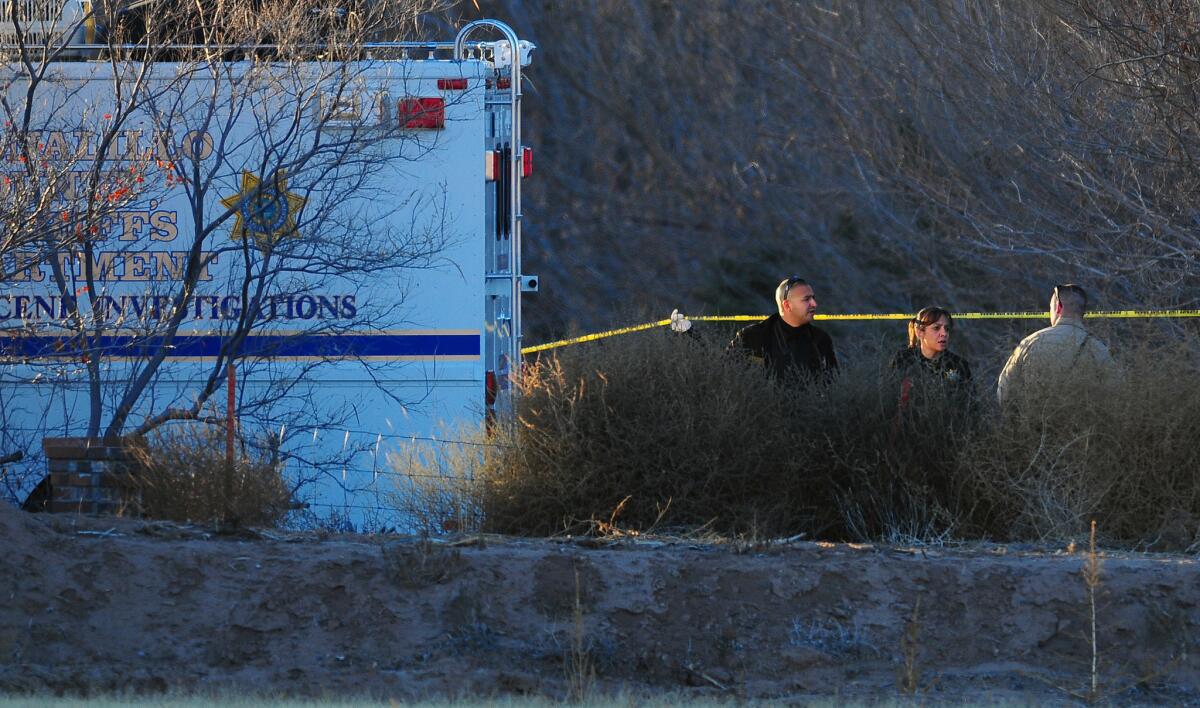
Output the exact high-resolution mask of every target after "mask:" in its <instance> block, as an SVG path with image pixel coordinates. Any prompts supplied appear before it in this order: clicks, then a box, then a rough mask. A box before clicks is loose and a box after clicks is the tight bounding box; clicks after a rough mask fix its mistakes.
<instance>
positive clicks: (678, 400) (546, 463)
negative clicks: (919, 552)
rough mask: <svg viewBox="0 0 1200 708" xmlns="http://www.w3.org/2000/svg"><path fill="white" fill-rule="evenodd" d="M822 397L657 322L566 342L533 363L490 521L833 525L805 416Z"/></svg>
mask: <svg viewBox="0 0 1200 708" xmlns="http://www.w3.org/2000/svg"><path fill="white" fill-rule="evenodd" d="M820 395H821V394H820V393H818V392H817V390H816V389H810V390H808V391H804V392H797V391H796V390H795V389H794V388H792V387H785V386H774V385H772V384H770V383H769V382H767V381H766V380H765V379H764V377H763V375H762V372H761V370H755V369H753V368H752V367H751V366H749V365H748V364H747V363H746V362H745V361H744V360H739V359H735V358H732V357H727V356H725V355H724V353H723V351H722V349H721V348H720V347H719V346H718V345H717V344H716V343H710V342H704V341H697V340H693V339H691V338H689V337H677V336H673V335H670V334H664V333H662V332H653V333H649V334H647V335H644V336H632V337H626V338H623V339H622V340H621V341H619V342H605V343H601V344H599V345H594V346H589V347H577V348H573V349H568V350H565V351H562V352H561V353H559V354H557V355H556V356H551V357H547V358H544V359H542V360H541V361H539V362H537V363H535V364H533V365H531V366H529V367H527V370H526V377H525V380H524V382H523V385H522V391H521V396H520V398H519V403H518V411H517V413H518V415H517V421H516V424H515V426H514V429H513V431H512V434H511V437H512V442H513V446H512V447H509V448H504V449H503V450H502V452H501V455H500V457H501V458H502V459H501V460H499V461H498V462H499V464H497V465H495V466H494V467H493V468H492V469H489V470H488V473H487V474H486V475H485V476H484V479H483V482H484V491H485V493H484V516H485V522H486V524H487V527H488V528H490V529H492V530H496V531H501V532H509V533H526V534H546V533H554V532H559V531H562V530H564V529H571V528H578V527H579V525H580V524H583V523H587V522H589V521H594V520H602V521H605V522H611V523H614V524H616V525H617V526H620V527H623V528H627V529H635V530H639V529H640V530H645V529H647V528H650V527H652V526H653V525H654V524H655V523H659V522H661V523H666V524H670V525H673V526H688V527H695V526H701V525H704V524H712V525H713V526H714V527H715V528H717V529H720V530H725V531H745V530H748V529H750V528H770V529H791V528H803V529H822V530H825V529H826V528H828V526H829V525H830V524H831V523H832V522H834V521H835V519H836V513H834V512H833V510H832V496H831V494H830V491H831V488H830V484H829V482H830V480H829V478H828V476H827V474H826V472H827V471H826V469H824V468H823V467H821V466H819V465H813V464H811V461H812V457H813V455H812V453H813V451H814V450H815V449H816V448H818V447H819V444H818V442H819V440H818V439H819V431H817V430H815V429H814V427H815V426H814V422H813V419H812V418H811V417H810V415H809V414H808V412H807V411H808V409H811V408H812V407H813V406H814V405H816V406H819V405H820V404H819V403H818V402H817V401H816V399H817V398H819V397H820ZM626 500H627V501H626ZM622 502H624V504H622ZM618 507H620V513H619V515H618V516H617V517H616V518H613V512H614V510H617V509H618Z"/></svg>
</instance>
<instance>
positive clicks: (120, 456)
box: [42, 438, 141, 516]
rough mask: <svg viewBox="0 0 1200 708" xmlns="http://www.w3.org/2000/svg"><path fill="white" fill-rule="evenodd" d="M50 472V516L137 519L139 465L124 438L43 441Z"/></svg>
mask: <svg viewBox="0 0 1200 708" xmlns="http://www.w3.org/2000/svg"><path fill="white" fill-rule="evenodd" d="M42 449H43V450H44V451H45V453H46V460H47V463H48V464H49V468H50V469H49V472H50V503H49V504H48V505H47V508H46V510H47V511H49V512H51V513H82V514H110V515H118V516H136V515H138V512H139V510H140V507H141V498H140V497H141V494H140V493H139V492H138V491H137V490H136V488H135V487H134V484H133V481H134V475H135V473H136V465H137V463H136V462H135V461H134V459H133V457H132V455H131V454H130V451H129V447H128V444H127V443H126V442H125V441H123V440H122V439H121V438H43V439H42Z"/></svg>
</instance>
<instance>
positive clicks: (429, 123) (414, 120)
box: [396, 98, 446, 130]
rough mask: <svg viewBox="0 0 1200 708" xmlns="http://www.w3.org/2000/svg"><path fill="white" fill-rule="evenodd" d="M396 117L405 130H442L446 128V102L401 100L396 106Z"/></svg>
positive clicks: (423, 99) (440, 100)
mask: <svg viewBox="0 0 1200 708" xmlns="http://www.w3.org/2000/svg"><path fill="white" fill-rule="evenodd" d="M396 117H397V118H398V119H399V123H400V127H401V128H403V129H405V130H442V129H443V128H445V127H446V100H445V99H443V98H402V99H400V102H399V103H398V104H396Z"/></svg>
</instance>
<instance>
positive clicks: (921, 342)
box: [892, 307, 971, 401]
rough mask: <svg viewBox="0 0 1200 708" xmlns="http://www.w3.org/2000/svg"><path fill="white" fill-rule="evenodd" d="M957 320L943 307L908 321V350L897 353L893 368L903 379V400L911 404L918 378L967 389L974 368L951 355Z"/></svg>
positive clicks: (933, 308)
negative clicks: (911, 395) (909, 401)
mask: <svg viewBox="0 0 1200 708" xmlns="http://www.w3.org/2000/svg"><path fill="white" fill-rule="evenodd" d="M953 330H954V317H953V316H952V315H951V314H950V312H949V311H948V310H945V309H943V308H940V307H926V308H925V309H923V310H921V311H920V312H918V313H917V316H916V317H914V318H912V319H911V320H909V321H908V346H907V347H905V348H903V349H901V350H900V351H898V352H896V356H894V357H893V358H892V368H893V369H895V370H896V371H898V372H899V373H900V374H901V375H902V376H903V383H902V384H901V386H902V388H901V400H902V401H904V400H907V398H908V392H909V391H910V390H911V388H912V386H913V384H914V383H916V380H917V379H916V378H915V377H918V376H919V377H921V379H922V380H926V381H928V380H940V381H942V382H944V383H946V384H949V385H950V386H952V387H954V388H959V387H961V388H962V389H964V390H965V389H967V388H969V386H970V382H971V366H970V365H969V364H968V363H967V360H966V359H963V358H962V357H961V356H958V355H957V354H954V353H953V352H951V351H950V333H951V332H952V331H953Z"/></svg>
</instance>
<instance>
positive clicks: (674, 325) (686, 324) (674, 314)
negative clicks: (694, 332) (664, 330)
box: [671, 309, 692, 332]
mask: <svg viewBox="0 0 1200 708" xmlns="http://www.w3.org/2000/svg"><path fill="white" fill-rule="evenodd" d="M691 328H692V321H691V320H689V319H688V318H686V317H684V316H683V315H682V314H681V313H680V312H679V310H677V309H676V310H671V331H672V332H686V331H688V330H689V329H691Z"/></svg>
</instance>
